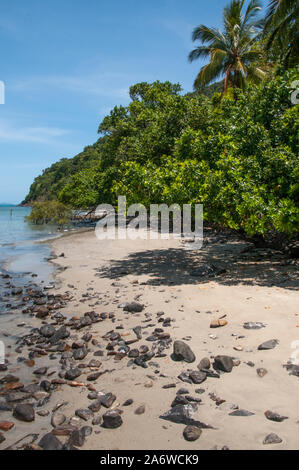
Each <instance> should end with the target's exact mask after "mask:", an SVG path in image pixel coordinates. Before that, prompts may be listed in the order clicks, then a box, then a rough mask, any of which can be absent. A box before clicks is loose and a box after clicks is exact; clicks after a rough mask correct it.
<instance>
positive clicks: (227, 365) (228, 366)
mask: <svg viewBox="0 0 299 470" xmlns="http://www.w3.org/2000/svg"><path fill="white" fill-rule="evenodd" d="M233 366H234V363H233V360H232V358H231V357H230V356H216V357H215V367H216V368H217V369H220V370H222V371H224V372H231V371H232V369H233Z"/></svg>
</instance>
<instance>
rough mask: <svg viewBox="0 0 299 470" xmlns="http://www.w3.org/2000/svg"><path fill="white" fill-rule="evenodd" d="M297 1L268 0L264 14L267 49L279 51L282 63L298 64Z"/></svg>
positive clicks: (298, 10) (298, 9) (298, 13)
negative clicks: (265, 14)
mask: <svg viewBox="0 0 299 470" xmlns="http://www.w3.org/2000/svg"><path fill="white" fill-rule="evenodd" d="M298 18H299V2H298V1H297V0H270V3H269V8H268V11H267V16H266V24H265V34H266V35H267V36H268V38H267V43H266V48H267V50H268V51H270V50H274V51H279V56H280V58H281V59H282V61H283V63H284V65H286V66H294V65H298V59H299V32H298Z"/></svg>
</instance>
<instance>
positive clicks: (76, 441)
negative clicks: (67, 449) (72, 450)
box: [68, 428, 85, 447]
mask: <svg viewBox="0 0 299 470" xmlns="http://www.w3.org/2000/svg"><path fill="white" fill-rule="evenodd" d="M68 442H69V443H70V444H71V445H73V446H75V447H82V446H83V445H84V443H85V433H84V431H83V428H82V429H80V430H79V429H76V430H75V431H72V433H71V435H70V437H69V441H68Z"/></svg>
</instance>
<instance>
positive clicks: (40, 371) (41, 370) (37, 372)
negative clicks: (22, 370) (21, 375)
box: [33, 367, 48, 375]
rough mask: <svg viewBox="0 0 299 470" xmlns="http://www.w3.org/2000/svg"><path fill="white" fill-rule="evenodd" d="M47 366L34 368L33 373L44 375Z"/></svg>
mask: <svg viewBox="0 0 299 470" xmlns="http://www.w3.org/2000/svg"><path fill="white" fill-rule="evenodd" d="M47 370H48V367H40V368H39V369H36V370H35V371H34V372H33V373H34V375H45V374H46V373H47Z"/></svg>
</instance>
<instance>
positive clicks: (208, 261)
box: [97, 240, 299, 289]
mask: <svg viewBox="0 0 299 470" xmlns="http://www.w3.org/2000/svg"><path fill="white" fill-rule="evenodd" d="M207 267H208V268H209V267H212V269H213V268H214V269H215V268H216V272H218V274H216V275H214V273H212V275H209V274H210V273H205V272H204V271H205V270H206V268H207ZM97 271H98V272H97V276H99V277H104V278H110V279H121V278H122V277H124V276H127V275H135V276H137V275H138V276H140V275H147V276H149V277H150V279H149V280H148V281H147V282H146V283H147V284H148V285H174V286H175V285H177V286H179V285H182V284H199V283H201V282H207V281H209V280H214V281H216V282H217V283H219V284H222V285H227V286H231V285H238V284H245V285H259V286H267V287H272V286H277V287H283V288H287V289H298V287H299V283H298V275H296V274H298V270H297V264H296V263H295V262H292V261H291V260H289V259H288V258H286V257H285V255H283V254H281V253H279V252H273V250H265V249H255V248H252V247H248V245H246V244H245V243H244V242H240V241H232V242H230V241H229V242H223V240H222V241H220V243H219V241H218V242H215V243H211V244H207V245H206V246H204V247H203V248H202V249H201V250H186V249H184V248H183V247H182V248H169V249H160V250H147V251H140V252H135V253H132V254H130V255H129V256H128V258H125V259H120V260H116V261H115V260H113V261H112V262H111V264H110V266H109V267H105V268H103V269H99V270H97ZM219 272H220V273H221V274H219Z"/></svg>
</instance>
